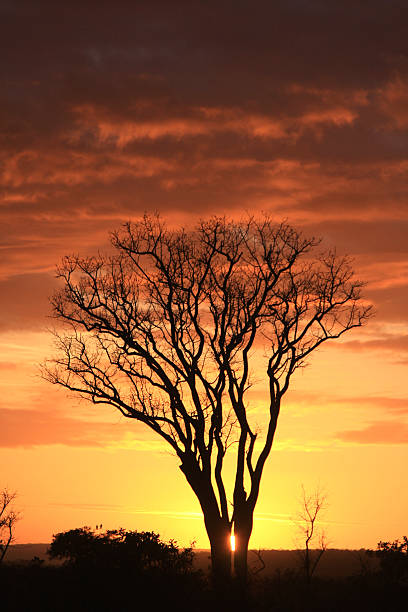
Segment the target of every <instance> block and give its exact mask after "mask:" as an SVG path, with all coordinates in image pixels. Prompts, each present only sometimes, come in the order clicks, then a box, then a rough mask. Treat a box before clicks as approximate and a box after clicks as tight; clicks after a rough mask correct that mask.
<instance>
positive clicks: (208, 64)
mask: <svg viewBox="0 0 408 612" xmlns="http://www.w3.org/2000/svg"><path fill="white" fill-rule="evenodd" d="M0 19H1V23H2V26H3V28H2V49H3V51H2V60H3V61H2V67H1V69H0V71H1V74H2V83H3V87H2V89H1V92H0V114H1V116H2V131H1V134H0V145H1V146H0V168H1V170H0V223H1V227H2V243H1V245H0V246H1V248H2V257H3V264H4V270H3V271H2V278H4V279H5V280H4V282H7V283H8V284H6V285H4V287H3V295H4V296H5V297H4V300H3V306H2V309H3V311H4V310H7V311H10V309H11V306H12V305H13V304H17V305H16V308H15V312H14V313H10V315H9V316H6V317H4V316H3V320H2V325H3V329H4V328H5V327H7V325H8V321H9V322H10V323H9V324H10V325H12V326H14V327H15V326H21V327H24V326H26V325H28V324H29V323H28V321H29V320H30V321H34V319H35V318H36V317H41V313H42V312H44V310H46V306H47V305H46V293H47V292H49V291H50V289H52V287H53V281H51V280H50V279H48V280H47V279H46V276H47V275H48V274H49V275H51V274H52V270H53V266H54V264H55V263H57V262H58V261H59V259H60V258H61V256H62V255H64V254H65V253H69V252H72V251H81V252H93V251H95V250H96V249H98V248H104V245H107V244H108V232H109V230H111V229H113V228H115V227H117V226H118V225H120V223H121V222H123V221H125V220H127V219H129V218H134V217H137V216H139V215H140V214H141V213H143V212H144V211H145V210H150V211H151V210H159V211H160V212H162V213H164V214H168V215H169V216H171V218H172V219H175V218H177V219H180V221H181V220H183V224H184V225H188V224H189V223H191V222H192V221H193V219H194V218H195V217H196V216H197V215H198V214H201V215H205V214H212V213H225V214H228V215H237V214H238V213H239V211H242V210H248V211H252V212H256V211H260V210H268V211H271V212H272V213H274V214H275V215H276V216H277V217H282V216H283V217H287V218H288V219H289V220H290V221H292V222H293V223H296V224H300V225H304V226H306V227H307V228H308V229H311V230H314V229H316V233H317V234H318V235H319V234H320V235H323V236H325V237H326V240H327V241H328V242H329V243H332V244H336V245H337V246H338V247H339V250H340V251H349V252H351V253H353V254H356V255H359V256H364V257H366V258H367V261H365V266H366V271H367V272H368V273H369V274H370V278H371V277H374V276H375V275H374V273H373V271H372V268H370V262H371V265H373V262H375V261H378V260H380V259H381V258H384V256H385V254H390V253H394V254H395V256H396V257H397V256H398V257H399V258H400V259H401V258H406V259H408V257H407V244H406V231H407V227H406V224H407V220H408V208H407V204H406V202H407V197H408V188H407V181H406V173H407V169H408V166H407V161H406V160H407V155H408V116H407V113H406V108H407V99H408V48H407V45H406V25H407V24H408V7H407V5H406V3H405V2H402V1H401V2H399V1H396V0H395V1H394V0H390V1H387V2H385V1H381V0H374V2H372V3H370V7H369V9H368V8H367V5H366V3H364V2H340V1H338V2H337V1H334V2H330V3H327V2H323V1H320V0H315V1H312V2H304V1H301V0H285V1H283V0H282V1H278V2H269V1H266V0H265V1H261V2H257V3H256V5H254V4H253V3H251V2H249V1H247V0H246V1H244V0H240V1H234V2H232V0H230V1H227V0H221V1H218V2H216V3H215V2H203V1H201V0H194V1H193V2H191V1H188V2H187V0H182V1H180V2H176V3H169V2H165V1H157V0H156V1H152V2H143V1H142V2H130V1H129V2H124V1H122V2H118V3H117V4H115V5H113V4H112V3H111V2H98V3H97V6H96V5H95V3H92V2H81V3H79V2H70V3H65V4H61V3H55V2H47V1H39V2H35V3H33V2H29V1H28V0H26V1H24V0H20V1H17V2H13V3H10V2H3V3H2V6H1V8H0ZM388 273H389V274H391V272H388ZM35 274H37V275H38V276H32V275H35ZM44 275H45V276H44ZM12 277H13V278H12ZM393 280H395V278H394V277H393ZM19 284H21V287H20V289H19ZM369 291H370V292H371V293H370V296H369V297H370V298H372V299H373V301H374V302H375V304H376V305H377V306H378V313H379V316H380V317H382V318H383V319H387V320H388V319H389V320H401V319H403V318H404V317H406V315H405V314H404V301H405V300H406V296H405V290H404V289H399V288H395V289H393V291H394V293H393V294H392V295H391V293H390V292H389V291H388V289H387V290H385V289H384V290H382V289H378V288H374V287H372V288H371V286H370V289H369ZM19 295H20V296H21V299H20V300H19V301H18V296H19ZM16 300H17V301H18V303H17V302H16ZM34 301H36V304H33V302H34ZM25 309H26V310H27V312H25ZM30 325H31V323H30Z"/></svg>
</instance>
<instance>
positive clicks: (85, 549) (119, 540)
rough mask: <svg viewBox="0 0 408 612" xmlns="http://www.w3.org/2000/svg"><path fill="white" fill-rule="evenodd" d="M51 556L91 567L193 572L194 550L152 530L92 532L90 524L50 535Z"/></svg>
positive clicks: (139, 570)
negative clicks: (181, 547) (162, 539)
mask: <svg viewBox="0 0 408 612" xmlns="http://www.w3.org/2000/svg"><path fill="white" fill-rule="evenodd" d="M48 555H49V557H50V559H59V560H64V561H65V564H66V565H70V566H76V567H81V568H86V569H91V568H103V567H105V568H111V569H112V568H118V569H124V568H127V569H129V568H132V571H134V572H139V573H140V572H173V573H180V574H183V573H187V572H190V571H192V563H193V550H192V548H185V549H183V550H179V549H178V546H177V542H175V541H174V540H170V542H169V543H166V542H162V541H161V540H160V536H159V534H157V533H155V532H153V531H140V532H139V531H125V530H124V529H115V530H108V531H105V532H98V531H97V532H94V531H92V530H91V528H90V527H80V528H78V529H70V530H69V531H64V532H61V533H58V534H56V535H54V536H53V540H52V542H51V545H50V547H49V549H48Z"/></svg>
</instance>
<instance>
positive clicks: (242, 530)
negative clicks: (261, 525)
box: [234, 508, 253, 590]
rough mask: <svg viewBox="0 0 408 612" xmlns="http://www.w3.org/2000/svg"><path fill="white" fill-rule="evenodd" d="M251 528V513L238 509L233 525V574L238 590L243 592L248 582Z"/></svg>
mask: <svg viewBox="0 0 408 612" xmlns="http://www.w3.org/2000/svg"><path fill="white" fill-rule="evenodd" d="M252 526H253V513H252V511H251V510H248V509H247V508H243V509H238V510H237V512H236V518H235V523H234V533H235V555H234V573H235V576H236V578H237V579H238V583H239V585H240V588H241V589H243V590H245V588H246V585H247V580H248V544H249V539H250V537H251V533H252Z"/></svg>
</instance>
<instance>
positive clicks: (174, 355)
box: [44, 215, 370, 582]
mask: <svg viewBox="0 0 408 612" xmlns="http://www.w3.org/2000/svg"><path fill="white" fill-rule="evenodd" d="M112 245H113V247H114V250H115V251H114V253H115V254H113V255H111V256H103V255H97V256H95V257H88V258H82V257H79V256H70V257H66V258H65V259H64V260H63V262H62V264H61V265H60V267H59V268H58V277H59V278H60V279H62V281H63V283H64V286H63V288H62V290H61V291H59V292H58V293H57V294H56V295H55V296H54V297H53V299H52V305H53V310H54V315H55V317H56V318H57V319H59V320H60V321H65V322H66V323H67V331H66V333H64V334H61V333H59V334H58V335H57V345H58V349H59V351H58V355H57V356H56V357H55V358H54V359H53V360H50V361H49V362H47V363H46V364H45V370H44V375H45V377H46V378H47V379H48V380H49V381H51V382H52V383H55V384H58V385H62V386H63V387H65V388H67V389H69V390H71V391H73V392H74V393H78V394H80V395H81V396H82V397H84V398H87V399H89V400H90V401H92V402H93V403H95V404H100V403H105V404H110V405H112V406H114V407H115V408H117V409H118V410H119V411H120V412H121V413H122V414H123V415H124V416H125V417H128V418H131V419H136V420H138V421H140V422H142V423H144V424H145V425H146V426H147V427H150V428H151V429H152V430H153V431H154V432H155V433H156V434H157V435H158V436H160V437H161V438H162V439H163V440H165V441H166V442H167V443H168V444H169V446H170V447H171V448H172V449H173V451H174V452H175V453H176V455H177V456H178V458H179V460H180V469H181V471H182V472H183V474H184V476H185V477H186V479H187V482H188V483H189V485H190V486H191V488H192V489H193V491H194V493H195V495H196V496H197V498H198V500H199V502H200V505H201V508H202V511H203V516H204V522H205V527H206V530H207V534H208V537H209V540H210V544H211V558H212V567H213V573H214V577H215V579H217V578H218V580H219V581H220V582H222V581H223V580H225V578H226V577H228V576H230V574H231V551H230V534H231V528H232V526H234V533H235V535H236V541H237V544H236V547H237V548H236V552H235V561H234V563H235V571H236V574H237V576H239V577H240V578H241V582H245V579H246V575H247V553H248V542H249V538H250V535H251V532H252V525H253V514H254V509H255V504H256V502H257V499H258V495H259V487H260V482H261V476H262V471H263V468H264V465H265V462H266V459H267V457H268V455H269V453H270V451H271V448H272V442H273V439H274V434H275V429H276V425H277V420H278V415H279V411H280V407H281V401H282V398H283V396H284V395H285V393H286V391H287V390H288V387H289V381H290V379H291V376H292V374H293V373H294V372H295V370H297V369H298V368H300V367H302V366H303V365H305V363H306V361H307V359H308V357H309V355H310V354H311V353H312V352H313V351H314V350H315V349H317V348H318V347H319V346H320V345H321V344H322V343H323V342H325V341H326V340H329V339H333V338H339V337H340V336H341V335H342V334H343V333H344V332H346V331H348V330H350V329H352V328H354V327H358V326H360V325H362V323H363V322H364V321H365V320H366V319H367V318H368V317H369V315H370V307H369V306H367V305H364V304H362V303H361V300H360V288H361V283H360V282H358V281H356V280H355V279H354V276H353V271H352V269H351V265H350V262H349V260H348V259H347V258H344V257H343V258H342V257H337V256H336V255H335V253H332V252H326V253H318V252H317V249H318V247H319V241H317V240H315V239H314V238H305V237H304V236H303V235H302V234H301V233H299V232H298V231H296V230H295V229H294V228H292V227H291V226H289V225H287V224H286V223H281V224H278V225H276V224H275V223H273V222H272V221H271V220H270V219H269V218H268V217H266V216H265V217H263V218H262V219H257V218H249V219H247V220H245V221H241V222H228V221H227V220H226V219H225V218H218V217H213V218H210V219H209V220H204V221H201V222H200V223H199V224H198V225H197V227H196V228H195V229H194V230H192V231H185V230H177V231H176V230H174V231H173V230H169V229H167V228H166V225H165V223H164V222H162V220H161V219H160V218H159V217H152V216H148V215H145V216H144V218H143V219H141V220H140V221H138V222H136V223H134V224H132V223H128V224H126V225H125V226H124V227H123V228H122V229H121V230H120V231H118V232H115V233H113V235H112ZM262 345H263V347H264V350H265V351H266V353H265V354H266V357H265V359H264V360H263V361H262V363H261V357H260V354H261V353H262V350H260V348H261V346H262ZM254 359H256V360H257V361H256V367H257V370H258V371H259V369H260V368H261V367H264V372H265V379H266V380H267V381H268V387H269V409H268V410H267V414H266V415H265V417H266V420H267V424H266V431H265V433H264V435H262V434H261V433H259V432H257V431H256V430H255V425H254V423H252V422H251V418H250V414H249V413H248V410H247V397H248V396H247V392H248V389H249V387H250V384H251V380H250V363H251V362H252V363H255V361H253V360H254ZM227 453H233V454H234V455H235V461H236V470H235V480H234V482H233V483H232V487H231V488H232V491H231V493H232V497H229V493H228V486H227V485H228V483H226V482H225V481H224V477H223V476H224V473H223V466H224V460H225V456H226V454H227ZM228 499H232V508H230V507H229V505H228V501H227V500H228Z"/></svg>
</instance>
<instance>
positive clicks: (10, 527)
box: [0, 489, 19, 563]
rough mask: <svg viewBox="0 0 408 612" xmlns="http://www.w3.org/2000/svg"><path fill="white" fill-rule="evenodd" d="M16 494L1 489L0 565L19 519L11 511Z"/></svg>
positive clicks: (14, 512)
mask: <svg viewBox="0 0 408 612" xmlns="http://www.w3.org/2000/svg"><path fill="white" fill-rule="evenodd" d="M16 497H17V494H16V493H10V491H8V489H3V490H2V492H1V493H0V563H1V562H2V561H3V559H4V557H5V556H6V553H7V550H8V547H9V546H10V544H11V543H12V542H13V540H14V527H15V524H16V522H17V521H18V519H19V515H18V513H17V512H16V511H15V510H14V509H13V507H12V506H13V502H14V500H15V499H16Z"/></svg>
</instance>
